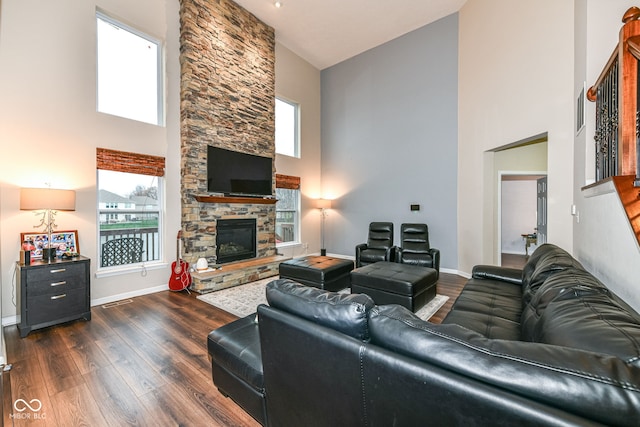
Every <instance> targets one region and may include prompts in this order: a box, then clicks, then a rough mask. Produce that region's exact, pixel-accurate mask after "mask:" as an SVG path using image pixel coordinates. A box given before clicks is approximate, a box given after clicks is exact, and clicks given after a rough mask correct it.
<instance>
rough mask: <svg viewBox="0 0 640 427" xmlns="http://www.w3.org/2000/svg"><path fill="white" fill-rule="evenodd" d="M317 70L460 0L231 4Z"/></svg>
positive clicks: (252, 0)
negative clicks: (241, 8)
mask: <svg viewBox="0 0 640 427" xmlns="http://www.w3.org/2000/svg"><path fill="white" fill-rule="evenodd" d="M234 1H235V2H236V3H237V4H239V5H240V6H242V7H244V8H245V9H247V10H248V11H249V12H251V13H253V14H254V15H255V16H256V17H258V19H260V20H261V21H263V22H264V23H266V24H267V25H270V26H271V27H273V28H274V29H275V32H276V40H277V41H278V42H280V43H281V44H282V45H284V46H285V47H287V48H288V49H290V50H292V51H293V52H294V53H296V54H297V55H298V56H300V57H302V58H304V59H305V60H307V61H308V62H309V63H310V64H312V65H313V66H315V67H316V68H318V69H320V70H322V69H324V68H327V67H330V66H332V65H335V64H337V63H338V62H341V61H344V60H345V59H348V58H351V57H353V56H355V55H357V54H359V53H362V52H364V51H366V50H369V49H371V48H373V47H375V46H378V45H380V44H383V43H385V42H388V41H389V40H393V39H395V38H396V37H399V36H401V35H403V34H406V33H408V32H410V31H413V30H415V29H417V28H420V27H422V26H424V25H426V24H429V23H431V22H434V21H437V20H438V19H440V18H443V17H445V16H447V15H450V14H452V13H454V12H457V11H458V10H460V8H461V7H462V5H463V4H464V3H465V2H466V0H281V2H282V7H280V8H276V7H275V6H274V0H234Z"/></svg>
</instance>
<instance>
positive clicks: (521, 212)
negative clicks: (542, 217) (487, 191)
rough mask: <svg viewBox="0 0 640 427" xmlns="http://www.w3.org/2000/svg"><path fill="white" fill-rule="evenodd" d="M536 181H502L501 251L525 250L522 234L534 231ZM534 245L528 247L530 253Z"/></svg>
mask: <svg viewBox="0 0 640 427" xmlns="http://www.w3.org/2000/svg"><path fill="white" fill-rule="evenodd" d="M536 194H537V183H536V181H533V180H503V181H502V198H501V200H502V203H501V205H502V221H501V223H502V230H501V233H500V235H501V247H502V253H508V254H521V255H524V254H525V253H526V252H525V242H524V239H523V238H522V234H530V233H534V232H535V230H534V229H535V227H536V218H537V216H536ZM534 249H535V246H532V247H530V248H529V250H530V252H529V254H531V253H532V252H531V251H533V250H534Z"/></svg>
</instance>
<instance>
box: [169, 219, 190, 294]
mask: <svg viewBox="0 0 640 427" xmlns="http://www.w3.org/2000/svg"><path fill="white" fill-rule="evenodd" d="M181 238H182V230H180V231H178V243H177V247H176V260H175V261H174V262H173V263H172V264H171V277H170V278H169V290H172V291H182V290H185V289H186V290H187V291H189V289H188V287H189V285H190V284H191V274H190V273H189V263H188V262H186V261H183V260H182V259H180V239H181Z"/></svg>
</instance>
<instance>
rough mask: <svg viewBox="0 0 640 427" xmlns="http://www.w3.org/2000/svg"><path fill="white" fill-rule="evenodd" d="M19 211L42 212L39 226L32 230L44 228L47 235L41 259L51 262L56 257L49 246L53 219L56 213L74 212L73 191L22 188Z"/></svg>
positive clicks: (53, 226)
mask: <svg viewBox="0 0 640 427" xmlns="http://www.w3.org/2000/svg"><path fill="white" fill-rule="evenodd" d="M20 210H23V211H42V212H38V213H36V215H41V216H42V218H41V219H40V224H37V225H34V226H33V228H38V227H44V229H43V232H44V233H47V237H48V239H47V245H46V246H47V247H46V248H42V259H43V260H52V259H54V258H55V256H56V250H55V248H53V247H52V245H51V233H52V232H53V231H54V229H55V228H56V227H57V225H56V223H55V217H56V214H57V213H58V211H75V210H76V192H75V191H73V190H58V189H53V188H22V189H20Z"/></svg>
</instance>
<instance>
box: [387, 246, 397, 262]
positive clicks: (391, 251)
mask: <svg viewBox="0 0 640 427" xmlns="http://www.w3.org/2000/svg"><path fill="white" fill-rule="evenodd" d="M396 252H398V247H397V246H391V247H390V248H387V253H386V255H385V256H386V259H387V261H389V262H394V261H395V260H396Z"/></svg>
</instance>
